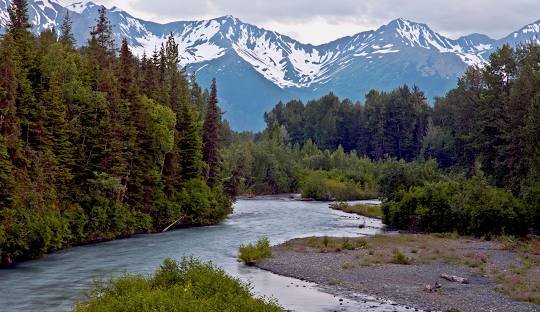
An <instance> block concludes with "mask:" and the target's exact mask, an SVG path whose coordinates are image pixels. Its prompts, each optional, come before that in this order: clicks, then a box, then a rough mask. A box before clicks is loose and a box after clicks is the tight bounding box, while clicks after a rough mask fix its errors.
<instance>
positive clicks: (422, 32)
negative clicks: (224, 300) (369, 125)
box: [0, 0, 540, 130]
mask: <svg viewBox="0 0 540 312" xmlns="http://www.w3.org/2000/svg"><path fill="white" fill-rule="evenodd" d="M28 2H29V15H30V20H31V21H32V23H33V24H34V25H35V27H34V31H36V32H39V31H41V30H43V29H46V28H50V27H53V26H55V27H57V29H58V28H59V25H60V23H61V21H62V19H63V17H64V14H65V12H66V11H67V10H69V11H70V16H71V17H72V19H73V29H74V33H75V37H76V39H77V41H78V43H79V44H84V43H85V42H86V41H87V40H88V33H89V30H90V29H91V27H92V25H94V24H95V19H96V18H97V15H98V9H99V8H100V6H99V5H97V4H95V3H94V2H91V1H79V2H73V3H70V4H69V5H65V6H63V5H61V4H60V3H59V2H56V1H55V0H29V1H28ZM8 3H9V1H8V0H0V26H5V24H6V21H7V12H6V8H7V5H8ZM108 16H109V19H110V20H111V23H112V25H113V31H114V33H115V35H116V37H117V38H116V39H117V42H120V39H121V38H123V37H125V38H127V39H128V42H129V44H130V46H131V48H132V49H133V51H134V53H135V54H137V55H139V56H142V54H143V53H144V52H146V53H147V54H151V53H152V52H153V50H154V49H155V48H156V47H159V46H160V45H161V43H162V42H163V41H165V40H166V37H167V36H168V35H169V34H170V33H173V35H174V37H175V39H176V41H177V42H178V43H179V48H180V54H181V64H182V65H183V66H185V67H186V69H187V70H188V71H189V72H196V74H197V77H198V79H199V81H200V82H201V83H202V84H203V85H209V84H210V81H211V79H212V78H213V77H216V79H217V80H218V88H219V92H220V105H221V106H222V108H223V110H224V111H225V112H226V118H227V119H229V120H230V122H231V124H232V126H233V128H235V129H237V130H259V129H261V128H262V127H263V126H264V123H263V120H262V115H263V113H264V112H265V111H267V110H269V109H270V108H271V107H273V106H274V105H275V104H276V103H277V102H278V101H279V100H282V101H287V100H290V99H294V98H299V99H302V100H307V99H312V98H316V97H319V96H322V95H324V94H326V93H328V92H334V93H336V94H337V95H339V96H341V97H348V98H350V99H352V100H363V98H364V95H365V94H366V93H367V92H368V91H369V90H370V89H381V90H389V89H393V88H395V87H397V86H399V85H402V84H404V83H407V84H410V85H413V84H416V85H418V86H419V87H420V88H421V89H422V90H424V91H425V93H426V96H427V97H428V98H433V97H434V96H438V95H444V94H445V93H446V92H447V91H448V90H449V89H451V88H453V87H454V86H455V85H456V81H457V78H458V77H459V76H461V74H462V73H463V72H464V71H465V69H466V68H467V66H470V65H477V66H482V65H483V64H484V63H485V62H486V60H487V59H489V56H490V54H491V53H493V52H494V51H495V50H496V49H497V48H498V47H500V46H502V45H503V44H506V43H507V44H510V45H512V46H516V45H519V44H524V43H530V42H533V43H537V44H540V21H537V22H535V23H531V24H529V25H526V26H525V27H523V28H522V29H520V30H518V31H516V32H513V33H511V34H509V35H508V36H507V37H504V38H502V39H499V40H496V39H492V38H490V37H487V36H485V35H482V34H472V35H468V36H464V37H461V38H458V39H456V40H454V39H450V38H446V37H444V36H442V35H440V34H438V33H437V32H435V31H433V30H432V29H430V27H429V26H428V25H426V24H422V23H416V22H412V21H409V20H406V19H396V20H393V21H391V22H390V23H388V24H387V25H383V26H381V27H380V28H378V29H377V30H373V31H367V32H361V33H358V34H356V35H354V36H349V37H344V38H340V39H337V40H335V41H332V42H329V43H326V44H322V45H316V46H315V45H311V44H303V43H300V42H298V41H297V40H294V39H292V38H290V37H288V36H285V35H281V34H279V33H276V32H273V31H269V30H266V29H263V28H259V27H257V26H254V25H250V24H247V23H244V22H242V21H240V20H239V19H237V18H235V17H233V16H223V17H219V18H215V19H211V20H205V21H180V22H173V23H167V24H159V23H154V22H149V21H144V20H141V19H138V18H136V17H133V16H132V15H130V14H129V13H127V12H125V11H123V10H121V9H120V8H117V7H112V8H110V9H108Z"/></svg>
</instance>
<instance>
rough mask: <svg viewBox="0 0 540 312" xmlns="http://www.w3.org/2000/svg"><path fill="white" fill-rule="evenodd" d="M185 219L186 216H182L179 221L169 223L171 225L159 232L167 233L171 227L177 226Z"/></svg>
mask: <svg viewBox="0 0 540 312" xmlns="http://www.w3.org/2000/svg"><path fill="white" fill-rule="evenodd" d="M185 218H186V216H182V217H180V218H179V219H177V220H176V221H174V222H173V223H171V225H169V226H168V227H166V228H165V229H164V230H163V231H161V232H162V233H165V232H167V231H168V230H169V229H170V228H172V227H173V226H175V225H177V224H178V222H180V221H182V220H184V219H185Z"/></svg>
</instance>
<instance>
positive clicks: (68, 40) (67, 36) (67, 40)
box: [60, 10, 75, 48]
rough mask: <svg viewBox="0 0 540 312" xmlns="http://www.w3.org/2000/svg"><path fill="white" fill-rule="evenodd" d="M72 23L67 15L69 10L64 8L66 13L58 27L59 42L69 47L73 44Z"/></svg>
mask: <svg viewBox="0 0 540 312" xmlns="http://www.w3.org/2000/svg"><path fill="white" fill-rule="evenodd" d="M72 25H73V22H72V21H71V17H70V16H69V11H68V10H66V14H65V15H64V19H63V21H62V26H61V27H60V33H61V35H60V42H62V43H63V44H64V45H66V46H67V47H70V48H73V47H74V46H75V36H74V35H73V30H72Z"/></svg>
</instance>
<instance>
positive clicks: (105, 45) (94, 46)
mask: <svg viewBox="0 0 540 312" xmlns="http://www.w3.org/2000/svg"><path fill="white" fill-rule="evenodd" d="M98 14H99V16H98V18H97V20H96V26H95V27H94V28H93V29H92V31H91V32H90V41H89V49H90V51H91V52H92V53H93V54H94V57H95V58H96V60H97V61H98V64H99V65H100V66H101V67H106V66H107V64H109V59H110V58H111V57H112V56H114V53H115V48H114V36H113V33H112V25H111V22H110V21H109V18H108V17H107V9H106V8H105V7H104V6H102V7H101V8H99V10H98Z"/></svg>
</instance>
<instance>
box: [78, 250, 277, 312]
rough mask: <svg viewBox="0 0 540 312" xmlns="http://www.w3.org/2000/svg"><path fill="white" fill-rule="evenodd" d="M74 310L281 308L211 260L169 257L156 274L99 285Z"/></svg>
mask: <svg viewBox="0 0 540 312" xmlns="http://www.w3.org/2000/svg"><path fill="white" fill-rule="evenodd" d="M75 311H79V312H98V311H103V312H104V311H115V312H117V311H118V312H135V311H137V312H139V311H140V312H145V311H171V312H174V311H190V312H191V311H201V312H202V311H216V312H217V311H248V312H259V311H265V312H271V311H276V312H277V311H281V308H280V307H279V306H278V305H277V304H276V303H275V302H274V301H271V300H267V299H259V298H254V297H253V294H252V293H251V290H250V288H249V286H248V285H246V284H244V283H243V282H241V281H240V280H238V279H236V278H232V277H230V276H228V275H227V274H226V273H225V272H224V271H223V270H222V269H218V268H216V267H214V266H213V265H212V264H211V263H201V262H199V261H197V260H194V259H184V260H182V262H180V263H178V262H176V261H173V260H171V259H166V260H165V261H164V262H163V264H162V265H161V267H160V268H159V269H158V270H157V271H156V272H155V273H154V275H153V276H150V277H145V276H141V275H125V276H123V277H120V278H117V279H114V280H112V281H111V283H110V284H108V285H98V287H96V288H95V289H94V290H93V291H92V293H91V294H90V298H89V299H88V300H87V301H86V302H83V303H79V304H78V305H77V307H76V309H75Z"/></svg>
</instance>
